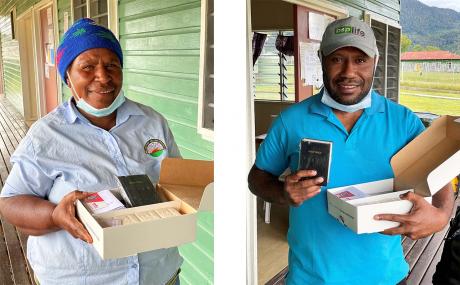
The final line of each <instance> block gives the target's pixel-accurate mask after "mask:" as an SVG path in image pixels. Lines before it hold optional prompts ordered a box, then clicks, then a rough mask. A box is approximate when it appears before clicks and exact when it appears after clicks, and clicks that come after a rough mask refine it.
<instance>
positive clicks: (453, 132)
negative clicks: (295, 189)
mask: <svg viewBox="0 0 460 285" xmlns="http://www.w3.org/2000/svg"><path fill="white" fill-rule="evenodd" d="M391 166H392V168H393V172H394V175H395V178H394V179H393V178H392V179H386V180H379V181H373V182H369V183H363V184H356V185H347V186H344V187H337V188H331V189H328V192H327V202H328V211H329V214H331V215H332V216H334V217H335V218H337V219H338V220H339V221H340V222H342V223H343V224H344V225H346V226H347V227H349V228H350V229H352V230H353V231H354V232H356V233H358V234H361V233H373V232H380V231H383V230H385V229H388V228H392V227H396V226H398V225H399V223H396V222H391V221H377V220H375V219H374V216H375V215H376V214H407V213H408V212H409V211H410V209H411V208H412V202H410V201H407V200H401V199H400V198H399V195H401V194H402V193H404V192H407V191H414V192H415V193H417V194H419V195H421V196H423V197H425V199H426V200H427V201H429V202H430V203H431V197H432V196H433V195H434V194H436V192H437V191H439V190H440V189H441V188H442V187H443V186H444V185H446V184H448V183H449V181H450V180H452V179H453V178H454V177H455V176H457V175H458V174H459V173H460V119H459V117H453V116H442V117H441V118H439V119H437V120H435V121H434V122H433V124H432V125H431V126H430V127H429V128H427V129H426V130H425V131H424V132H423V133H421V134H420V135H419V136H418V137H416V138H415V139H414V140H413V141H411V142H410V143H409V144H408V145H406V146H405V147H404V148H403V149H401V150H400V151H399V152H398V153H397V154H395V155H394V156H393V158H392V159H391ZM350 186H353V187H356V188H357V189H359V190H361V191H362V192H365V193H367V194H369V195H370V197H365V198H359V199H354V200H345V199H340V198H338V197H337V196H335V194H337V193H339V192H341V191H343V190H344V189H346V188H347V187H350Z"/></svg>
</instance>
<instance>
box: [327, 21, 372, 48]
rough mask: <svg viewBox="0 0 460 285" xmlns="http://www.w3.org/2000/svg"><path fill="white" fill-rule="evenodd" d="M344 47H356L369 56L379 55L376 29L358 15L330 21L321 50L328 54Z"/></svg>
mask: <svg viewBox="0 0 460 285" xmlns="http://www.w3.org/2000/svg"><path fill="white" fill-rule="evenodd" d="M343 47H355V48H357V49H360V50H362V51H363V52H364V53H365V54H367V55H368V56H369V57H375V56H378V55H379V51H378V49H377V44H376V41H375V36H374V31H372V28H371V27H369V25H368V24H366V23H364V22H363V21H360V20H359V19H358V18H356V17H348V18H345V19H339V20H336V21H334V22H332V23H330V24H329V25H328V26H327V28H326V31H324V34H323V39H322V41H321V45H320V48H319V50H320V52H321V53H322V54H323V55H324V56H328V55H330V54H331V53H333V52H334V51H336V50H338V49H340V48H343Z"/></svg>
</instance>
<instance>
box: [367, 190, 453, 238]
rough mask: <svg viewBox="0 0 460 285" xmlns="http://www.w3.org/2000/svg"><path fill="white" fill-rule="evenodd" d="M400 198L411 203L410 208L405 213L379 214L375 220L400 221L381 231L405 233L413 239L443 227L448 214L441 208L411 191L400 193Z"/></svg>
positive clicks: (391, 233)
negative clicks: (394, 225)
mask: <svg viewBox="0 0 460 285" xmlns="http://www.w3.org/2000/svg"><path fill="white" fill-rule="evenodd" d="M401 199H403V200H409V201H411V202H412V203H413V206H412V209H411V210H410V212H409V213H408V214H406V215H396V214H380V215H376V216H375V217H374V218H375V219H376V220H387V221H394V222H399V223H401V224H400V225H399V226H398V227H394V228H391V229H386V230H385V231H383V232H381V233H382V234H386V235H400V234H401V235H405V236H407V237H409V238H411V239H413V240H416V239H420V238H424V237H427V236H429V235H431V234H433V233H435V232H438V231H440V230H442V229H443V228H444V226H445V225H446V224H447V222H448V221H449V216H448V215H447V214H446V212H445V211H443V210H442V209H439V208H436V207H434V206H432V205H431V204H430V203H428V202H427V201H426V200H425V199H424V198H423V197H422V196H420V195H417V194H415V193H413V192H407V193H405V194H403V195H401Z"/></svg>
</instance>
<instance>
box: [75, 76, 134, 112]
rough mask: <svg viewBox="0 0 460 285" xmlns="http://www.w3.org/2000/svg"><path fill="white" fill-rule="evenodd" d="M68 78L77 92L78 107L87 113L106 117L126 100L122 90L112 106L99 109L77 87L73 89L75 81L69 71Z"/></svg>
mask: <svg viewBox="0 0 460 285" xmlns="http://www.w3.org/2000/svg"><path fill="white" fill-rule="evenodd" d="M67 78H68V79H69V81H70V84H71V85H72V86H71V87H70V88H72V90H73V92H74V93H75V96H76V97H77V99H78V100H77V107H78V108H79V109H80V110H83V111H85V113H88V114H90V115H93V116H95V117H105V116H108V115H110V114H112V113H113V112H115V111H116V110H117V109H118V108H119V107H120V106H121V105H122V104H123V103H124V102H125V100H126V98H125V95H124V93H123V90H120V93H118V96H117V97H115V100H113V102H112V104H110V106H108V107H105V108H102V109H97V108H94V107H93V106H91V105H90V104H88V103H87V102H86V101H85V100H84V99H83V98H81V97H80V96H79V95H78V94H77V91H75V89H73V83H72V81H71V80H70V76H69V73H67Z"/></svg>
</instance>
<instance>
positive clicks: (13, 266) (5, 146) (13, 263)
mask: <svg viewBox="0 0 460 285" xmlns="http://www.w3.org/2000/svg"><path fill="white" fill-rule="evenodd" d="M26 132H27V126H26V124H25V123H24V119H23V117H22V115H21V114H20V113H18V112H17V111H16V110H15V109H14V108H13V107H12V106H11V104H10V103H9V102H8V101H7V100H6V99H5V98H4V96H3V95H0V152H1V160H0V183H1V187H3V183H4V182H5V179H6V177H7V176H8V173H9V172H10V170H11V164H10V155H11V154H12V153H13V151H14V149H15V148H16V146H17V145H18V143H19V142H20V141H21V139H22V137H24V135H25V133H26ZM26 243H27V236H26V235H24V234H22V233H20V232H18V231H17V230H16V228H15V227H14V226H12V225H11V224H9V223H7V222H6V221H4V220H3V218H2V217H1V215H0V284H1V285H10V284H15V285H28V284H35V282H34V281H33V273H32V270H31V268H30V265H29V263H28V262H27V259H26Z"/></svg>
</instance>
